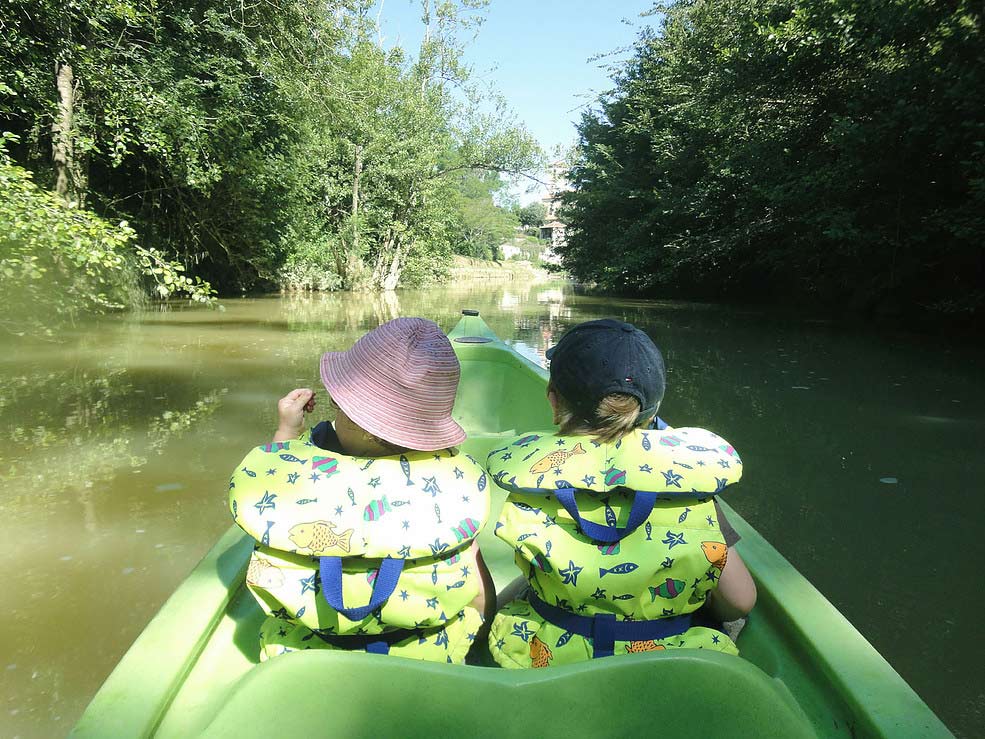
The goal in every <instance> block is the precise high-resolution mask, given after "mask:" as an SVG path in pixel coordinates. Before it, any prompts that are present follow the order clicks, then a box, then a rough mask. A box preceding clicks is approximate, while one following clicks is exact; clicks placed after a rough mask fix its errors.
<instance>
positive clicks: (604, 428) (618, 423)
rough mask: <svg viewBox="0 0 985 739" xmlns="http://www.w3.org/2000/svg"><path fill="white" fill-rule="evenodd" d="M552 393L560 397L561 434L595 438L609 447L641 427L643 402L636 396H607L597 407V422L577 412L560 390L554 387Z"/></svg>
mask: <svg viewBox="0 0 985 739" xmlns="http://www.w3.org/2000/svg"><path fill="white" fill-rule="evenodd" d="M551 390H552V391H553V392H554V396H555V397H556V398H557V419H558V426H559V427H560V428H559V429H558V431H559V432H560V433H561V435H562V436H594V437H595V441H597V442H599V443H601V444H608V443H610V442H613V441H618V440H619V439H621V438H622V437H624V436H625V435H626V434H628V433H630V432H632V431H633V429H635V428H636V427H637V426H638V425H640V424H639V421H640V402H639V401H638V400H637V399H636V398H634V397H633V396H632V395H627V394H626V393H610V394H609V395H606V396H605V397H604V398H602V400H600V401H599V404H598V405H597V406H596V407H595V421H594V422H593V421H587V420H585V419H584V418H581V416H579V415H578V414H577V413H575V412H574V411H573V410H572V409H571V406H570V405H569V404H568V401H567V400H565V399H564V397H563V396H562V395H561V394H560V393H559V392H558V391H557V389H555V388H553V387H552V388H551Z"/></svg>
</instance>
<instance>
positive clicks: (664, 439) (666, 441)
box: [660, 434, 682, 446]
mask: <svg viewBox="0 0 985 739" xmlns="http://www.w3.org/2000/svg"><path fill="white" fill-rule="evenodd" d="M681 442H682V439H681V438H680V437H679V436H674V435H673V434H670V435H665V436H661V437H660V443H661V444H663V445H664V446H680V445H681Z"/></svg>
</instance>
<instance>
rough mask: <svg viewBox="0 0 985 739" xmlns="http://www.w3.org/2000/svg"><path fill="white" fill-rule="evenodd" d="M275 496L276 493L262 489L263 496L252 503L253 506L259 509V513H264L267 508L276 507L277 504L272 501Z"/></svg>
mask: <svg viewBox="0 0 985 739" xmlns="http://www.w3.org/2000/svg"><path fill="white" fill-rule="evenodd" d="M276 497H277V493H271V492H267V491H264V493H263V497H262V498H260V500H259V501H257V502H256V503H254V504H253V507H254V508H256V509H257V510H258V511H260V513H265V512H266V511H268V510H273V509H274V508H276V507H277V504H276V503H274V498H276Z"/></svg>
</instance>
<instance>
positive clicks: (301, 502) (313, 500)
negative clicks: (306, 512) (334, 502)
mask: <svg viewBox="0 0 985 739" xmlns="http://www.w3.org/2000/svg"><path fill="white" fill-rule="evenodd" d="M317 502H318V498H301V499H300V500H296V501H294V504H295V505H308V504H309V503H317Z"/></svg>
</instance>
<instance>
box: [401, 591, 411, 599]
mask: <svg viewBox="0 0 985 739" xmlns="http://www.w3.org/2000/svg"><path fill="white" fill-rule="evenodd" d="M409 597H410V595H409V594H408V592H407V591H406V590H401V591H400V600H407V599H408V598H409Z"/></svg>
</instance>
